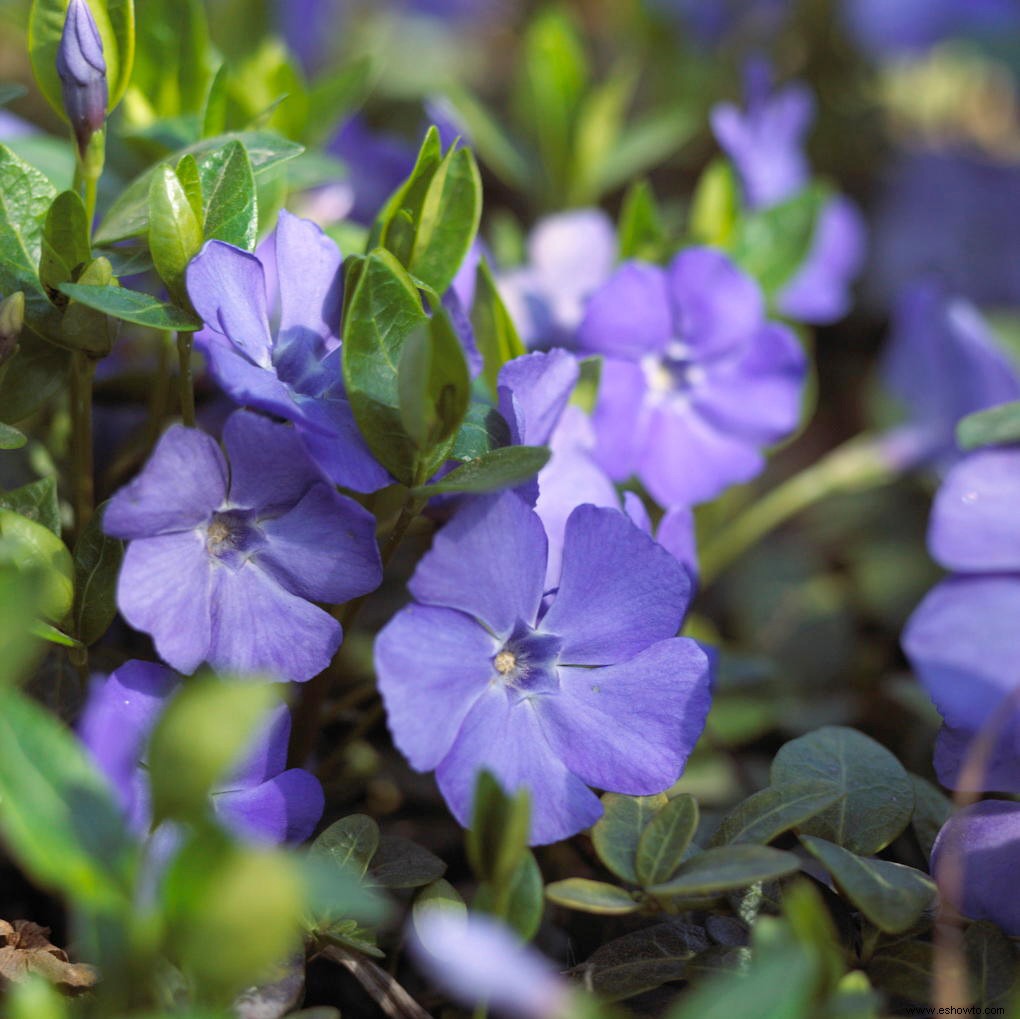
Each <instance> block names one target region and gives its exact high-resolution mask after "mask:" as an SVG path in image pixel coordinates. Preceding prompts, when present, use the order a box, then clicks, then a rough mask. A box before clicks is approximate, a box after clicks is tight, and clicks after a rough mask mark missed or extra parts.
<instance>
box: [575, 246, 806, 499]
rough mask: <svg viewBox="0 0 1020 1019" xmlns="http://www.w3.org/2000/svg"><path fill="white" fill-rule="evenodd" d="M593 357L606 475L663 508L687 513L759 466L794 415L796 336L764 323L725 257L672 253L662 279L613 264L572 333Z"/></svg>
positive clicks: (752, 291) (799, 378)
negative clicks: (599, 359)
mask: <svg viewBox="0 0 1020 1019" xmlns="http://www.w3.org/2000/svg"><path fill="white" fill-rule="evenodd" d="M578 346H579V347H580V348H581V350H583V351H587V352H590V353H596V354H602V355H604V357H605V361H604V363H603V367H602V381H601V386H600V389H599V397H598V403H597V405H596V408H595V413H594V424H595V431H596V435H597V438H598V458H599V462H600V464H601V465H602V467H603V468H604V469H605V470H606V471H607V473H608V474H609V476H610V477H611V478H613V479H614V480H617V481H622V480H624V479H626V478H628V477H630V476H631V475H637V477H638V478H640V480H641V481H642V482H643V483H644V485H645V486H646V488H647V489H648V491H649V492H650V493H651V494H652V496H654V498H655V499H656V500H657V501H658V502H659V503H660V504H662V505H665V506H677V505H681V506H690V505H693V504H694V503H698V502H704V501H706V500H708V499H712V498H714V497H715V496H717V495H718V494H719V493H720V492H721V491H723V489H724V488H726V487H727V486H728V485H732V484H736V483H739V482H744V481H749V480H750V479H751V478H753V477H754V476H755V475H756V474H758V473H759V472H760V471H761V469H762V467H763V466H764V458H763V456H762V453H761V449H762V447H764V446H768V445H770V444H772V443H774V442H777V441H779V440H780V439H782V438H783V437H784V436H786V435H788V434H789V433H790V432H791V431H792V430H793V429H794V427H795V426H796V424H797V420H798V418H799V415H800V399H801V387H802V385H803V382H804V377H805V374H806V371H807V364H806V360H805V357H804V353H803V351H802V350H801V347H800V344H799V343H798V342H797V339H796V337H795V336H794V335H793V334H792V333H791V332H790V330H788V329H786V328H785V327H784V326H781V325H778V324H777V323H775V322H770V321H768V320H767V319H766V318H765V307H764V300H763V298H762V295H761V292H760V290H759V289H758V286H757V284H756V283H755V282H754V281H753V280H752V279H751V278H750V277H749V276H747V275H746V274H745V273H744V272H742V271H741V270H740V269H738V268H737V267H736V266H735V265H734V264H733V263H732V262H731V261H730V260H729V259H728V258H727V257H726V256H725V255H723V254H721V253H720V252H718V251H713V250H710V249H708V248H690V249H688V250H686V251H683V252H681V253H680V254H679V255H677V257H676V258H675V259H674V260H673V262H672V264H671V265H670V266H669V267H668V268H665V269H662V268H659V267H658V266H654V265H646V264H643V263H639V262H628V263H626V264H625V265H623V266H622V267H621V268H620V269H618V270H617V272H616V273H615V274H614V275H613V276H612V277H611V278H610V280H609V281H608V282H607V283H606V284H605V286H603V287H602V288H600V289H599V290H598V291H597V292H596V293H595V294H594V295H593V296H592V298H591V300H590V302H589V304H588V310H587V313H586V315H585V317H584V321H583V322H582V323H581V328H580V329H579V330H578Z"/></svg>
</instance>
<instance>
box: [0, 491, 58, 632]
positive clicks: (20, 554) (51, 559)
mask: <svg viewBox="0 0 1020 1019" xmlns="http://www.w3.org/2000/svg"><path fill="white" fill-rule="evenodd" d="M0 539H3V541H4V545H5V547H6V549H5V550H6V555H7V558H8V559H9V561H10V562H11V563H12V564H13V565H14V566H15V567H16V568H17V569H18V570H20V571H22V572H24V573H28V574H35V575H36V576H37V577H38V580H39V584H40V590H39V602H38V605H39V610H40V612H41V613H42V615H44V616H45V617H46V618H47V619H49V620H52V621H54V622H59V621H60V620H61V619H63V618H64V616H66V615H67V613H68V612H69V611H70V609H71V603H72V600H73V597H74V583H73V579H72V578H73V576H74V567H73V564H72V562H71V553H70V552H68V551H67V546H65V545H64V543H63V542H62V541H61V540H60V538H59V537H58V536H57V535H55V534H54V533H53V532H52V531H51V530H49V528H47V527H46V526H45V525H43V524H41V523H39V522H37V521H35V520H29V518H28V517H24V516H22V515H21V514H20V513H16V512H14V511H13V510H9V509H3V508H0Z"/></svg>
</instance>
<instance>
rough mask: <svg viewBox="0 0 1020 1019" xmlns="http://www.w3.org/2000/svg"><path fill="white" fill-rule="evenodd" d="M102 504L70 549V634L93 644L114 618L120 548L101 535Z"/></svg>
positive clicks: (116, 540)
mask: <svg viewBox="0 0 1020 1019" xmlns="http://www.w3.org/2000/svg"><path fill="white" fill-rule="evenodd" d="M105 508H106V504H105V503H104V504H103V505H102V506H100V507H99V508H98V509H97V510H96V512H95V513H94V514H93V515H92V519H91V520H90V521H89V523H88V526H87V527H86V528H85V530H84V531H82V533H81V537H79V538H78V541H77V543H76V544H75V546H74V614H73V619H74V633H75V636H76V637H77V638H78V639H79V640H80V641H81V642H82V643H83V644H86V645H87V644H94V643H95V642H96V641H97V640H99V638H100V637H102V636H103V634H104V633H106V631H107V630H108V629H109V628H110V624H111V623H112V622H113V618H114V616H116V614H117V576H118V574H119V573H120V564H121V561H122V560H123V558H124V545H123V543H122V542H121V541H119V540H118V539H117V538H111V537H109V536H108V535H106V534H104V533H103V512H104V510H105Z"/></svg>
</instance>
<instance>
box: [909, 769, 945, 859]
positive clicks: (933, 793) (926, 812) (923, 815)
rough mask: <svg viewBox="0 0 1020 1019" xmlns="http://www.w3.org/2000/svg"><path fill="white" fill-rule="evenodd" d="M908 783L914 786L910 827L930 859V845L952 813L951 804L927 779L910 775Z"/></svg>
mask: <svg viewBox="0 0 1020 1019" xmlns="http://www.w3.org/2000/svg"><path fill="white" fill-rule="evenodd" d="M910 783H911V785H913V787H914V812H913V814H912V815H911V817H910V827H911V828H912V829H913V832H914V834H915V835H916V836H917V841H918V842H919V843H920V844H921V849H922V851H923V852H924V856H925V859H930V858H931V847H932V846H933V845H934V844H935V839H936V837H937V836H938V833H939V832H940V831H941V830H942V826H943V825H944V824H945V823H946V821H948V820H949V817H950V815H951V814H952V813H953V805H952V803H951V802H950V801H949V799H948V797H946V796H945V795H944V794H943V793H942V792H941V791H940V790H939V789H936V788H935V786H933V785H932V784H931V782H929V781H928V780H927V779H924V778H921V777H920V776H919V775H911V776H910Z"/></svg>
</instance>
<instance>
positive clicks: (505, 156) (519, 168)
mask: <svg viewBox="0 0 1020 1019" xmlns="http://www.w3.org/2000/svg"><path fill="white" fill-rule="evenodd" d="M446 98H447V100H448V101H449V103H450V105H451V106H452V107H453V111H454V114H455V116H456V119H457V120H458V121H459V122H460V123H462V124H463V125H464V129H465V131H466V133H467V136H468V137H469V138H470V139H471V146H472V148H473V149H474V150H475V151H476V152H477V153H478V155H479V156H480V157H481V160H482V162H483V163H485V165H486V166H487V167H488V168H489V169H490V170H492V172H493V173H494V174H495V175H496V176H497V177H499V179H500V180H502V181H503V183H504V184H507V185H509V186H510V187H511V188H513V189H515V190H518V191H527V190H528V189H529V188H530V187H532V186H533V184H534V181H535V178H536V177H537V176H538V174H539V170H538V168H537V165H536V164H537V160H536V159H535V157H534V154H533V153H531V152H530V151H529V150H528V147H527V146H526V145H524V144H523V143H522V142H521V140H520V139H517V138H514V137H512V136H511V135H510V134H509V133H507V131H506V129H505V128H504V127H503V125H501V124H500V123H499V121H498V120H496V118H495V117H494V116H493V115H492V114H491V113H490V112H489V111H488V110H487V109H486V108H485V107H484V106H483V105H482V104H481V103H480V102H479V101H478V100H477V99H476V98H475V97H474V96H473V95H472V94H471V93H470V92H468V91H466V90H465V89H462V88H459V87H458V86H456V85H451V86H450V87H449V88H448V89H447V90H446Z"/></svg>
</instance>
